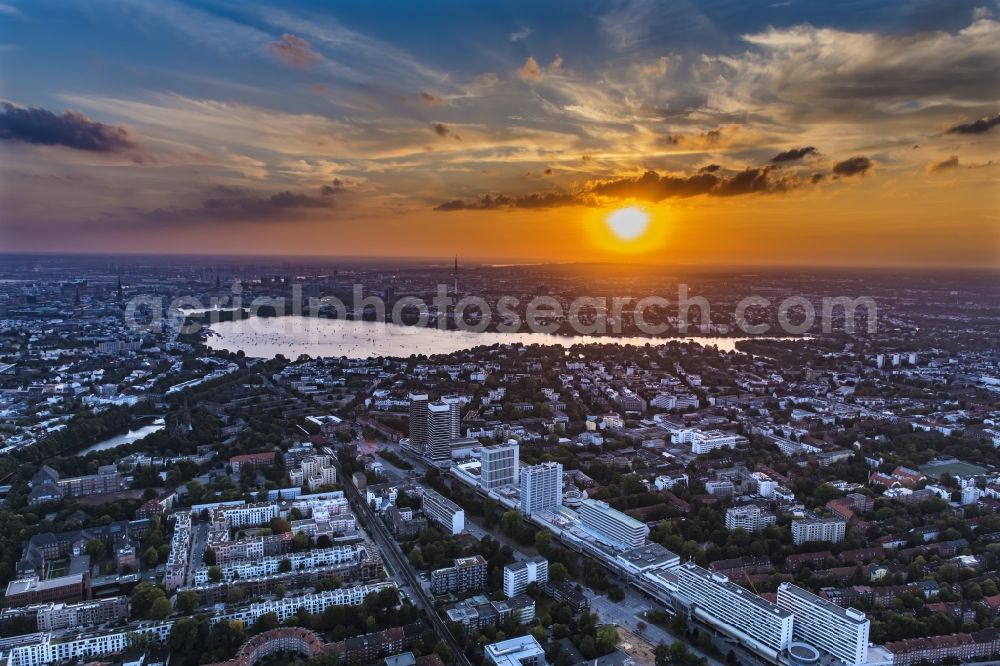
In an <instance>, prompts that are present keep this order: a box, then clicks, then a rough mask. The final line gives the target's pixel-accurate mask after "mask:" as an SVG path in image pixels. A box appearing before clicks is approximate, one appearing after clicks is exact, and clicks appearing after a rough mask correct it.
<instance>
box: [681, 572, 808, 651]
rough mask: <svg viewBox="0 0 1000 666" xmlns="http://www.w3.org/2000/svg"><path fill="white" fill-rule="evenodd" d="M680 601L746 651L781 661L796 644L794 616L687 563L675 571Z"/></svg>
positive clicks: (723, 578)
mask: <svg viewBox="0 0 1000 666" xmlns="http://www.w3.org/2000/svg"><path fill="white" fill-rule="evenodd" d="M675 572H676V574H677V601H678V602H679V603H680V604H681V605H683V606H685V607H687V608H688V610H689V612H691V614H692V615H694V617H696V618H698V619H699V620H701V621H702V622H705V623H706V624H708V625H709V626H711V627H712V628H714V629H717V630H719V631H721V632H723V633H725V634H727V635H729V636H730V637H731V638H735V639H737V640H738V641H739V642H740V643H741V645H743V646H744V647H746V648H748V649H750V650H752V651H754V652H756V653H757V654H760V655H762V656H765V657H767V658H769V659H771V660H777V659H778V657H779V656H780V655H781V653H782V652H783V651H784V650H787V649H788V646H789V645H790V644H791V642H792V624H793V618H792V614H791V613H790V612H788V611H787V610H783V609H781V608H779V607H778V606H776V605H774V604H772V603H770V602H769V601H767V600H765V599H763V598H761V597H759V596H757V595H756V594H754V593H753V592H751V591H750V590H747V589H745V588H742V587H740V586H739V585H736V584H734V583H731V582H729V579H728V578H727V577H725V576H723V575H722V574H717V573H713V572H711V571H709V570H707V569H703V568H701V567H699V566H697V565H696V564H692V563H691V562H687V563H685V564H682V565H681V566H680V567H678V568H677V569H675Z"/></svg>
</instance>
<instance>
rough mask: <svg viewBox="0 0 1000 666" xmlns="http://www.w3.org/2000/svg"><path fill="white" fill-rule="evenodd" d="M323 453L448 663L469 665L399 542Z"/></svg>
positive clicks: (331, 454) (335, 461) (340, 470)
mask: <svg viewBox="0 0 1000 666" xmlns="http://www.w3.org/2000/svg"><path fill="white" fill-rule="evenodd" d="M326 453H328V454H330V456H331V458H332V459H333V460H334V465H335V466H336V468H337V476H338V478H341V479H344V484H343V486H344V493H345V494H346V495H347V499H348V500H349V501H350V502H351V504H352V505H353V507H354V510H355V511H356V512H358V513H360V514H363V515H364V517H365V521H366V522H367V523H368V530H369V532H370V534H371V535H372V538H373V539H374V540H375V542H376V543H377V544H378V546H379V550H380V552H381V554H382V557H383V559H384V561H385V563H386V564H387V565H388V566H389V567H390V568H391V569H392V570H393V572H394V573H395V574H396V578H397V582H399V580H400V579H401V580H402V581H403V582H405V584H406V586H407V587H408V589H409V591H410V597H411V598H412V599H413V601H414V602H416V605H417V607H418V608H421V609H422V610H423V611H424V612H425V613H426V614H427V617H428V618H430V621H431V624H432V625H433V626H434V630H435V631H436V632H437V634H438V636H440V637H441V638H442V639H443V640H444V641H445V643H447V645H448V647H449V648H450V649H451V651H452V654H453V661H452V663H456V664H462V665H463V666H472V664H471V662H469V660H468V658H467V657H466V656H465V650H464V649H463V648H462V646H461V645H459V643H458V641H457V640H455V637H454V636H452V635H451V632H450V631H448V627H447V626H445V623H444V621H443V620H442V619H441V616H440V615H438V614H437V611H435V610H434V604H433V603H432V601H431V599H430V598H429V597H428V596H427V593H426V592H425V591H424V589H423V588H422V587H421V586H420V581H419V580H417V575H416V573H415V572H414V571H413V567H412V566H410V561H409V560H408V559H406V556H405V555H403V551H402V550H401V549H400V547H399V544H398V543H396V540H395V539H393V538H392V535H391V534H389V529H388V528H387V527H386V526H385V524H384V523H383V522H382V520H381V519H380V518H379V517H378V516H377V515H375V512H374V511H372V508H371V506H370V505H369V504H368V503H367V502H366V501H365V498H364V497H362V496H361V493H360V492H359V491H358V489H357V488H356V487H355V486H354V484H352V483H351V482H350V481H348V480H347V479H345V477H344V475H343V469H342V468H341V467H340V461H339V460H338V459H337V455H336V453H335V452H333V451H332V450H331V449H329V448H327V449H326ZM401 587H402V586H401Z"/></svg>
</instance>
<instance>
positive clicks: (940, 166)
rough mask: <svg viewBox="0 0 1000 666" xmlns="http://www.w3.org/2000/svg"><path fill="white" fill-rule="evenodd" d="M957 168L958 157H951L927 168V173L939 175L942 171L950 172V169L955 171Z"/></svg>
mask: <svg viewBox="0 0 1000 666" xmlns="http://www.w3.org/2000/svg"><path fill="white" fill-rule="evenodd" d="M957 168H958V156H957V155H952V156H951V157H949V158H948V159H946V160H943V161H941V162H938V163H937V164H931V165H930V166H928V167H927V173H941V172H942V171H951V170H952V169H957Z"/></svg>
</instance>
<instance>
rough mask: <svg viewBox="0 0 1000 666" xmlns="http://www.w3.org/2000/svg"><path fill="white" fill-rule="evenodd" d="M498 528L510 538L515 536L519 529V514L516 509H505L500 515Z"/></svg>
mask: <svg viewBox="0 0 1000 666" xmlns="http://www.w3.org/2000/svg"><path fill="white" fill-rule="evenodd" d="M500 529H501V531H503V533H504V534H506V535H507V536H509V537H510V538H512V539H513V538H516V537H517V535H518V532H519V531H520V530H521V514H519V513H518V512H517V511H505V512H504V514H503V515H502V516H500Z"/></svg>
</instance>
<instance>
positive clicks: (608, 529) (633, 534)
mask: <svg viewBox="0 0 1000 666" xmlns="http://www.w3.org/2000/svg"><path fill="white" fill-rule="evenodd" d="M577 513H578V514H579V516H580V526H581V527H583V528H584V529H585V530H586V531H588V532H591V533H592V534H594V535H595V536H598V537H600V538H602V539H605V540H607V541H610V542H611V543H612V544H613V545H615V546H618V547H619V548H621V549H627V548H636V547H637V546H641V545H643V544H644V543H646V537H648V536H649V527H648V526H647V525H646V524H645V523H641V522H639V521H638V520H636V519H635V518H632V517H631V516H626V515H625V514H624V513H622V512H621V511H617V510H615V509H612V508H611V507H610V506H608V504H607V502H599V501H597V500H592V499H585V500H583V501H582V502H581V503H580V508H579V510H578V512H577Z"/></svg>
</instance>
